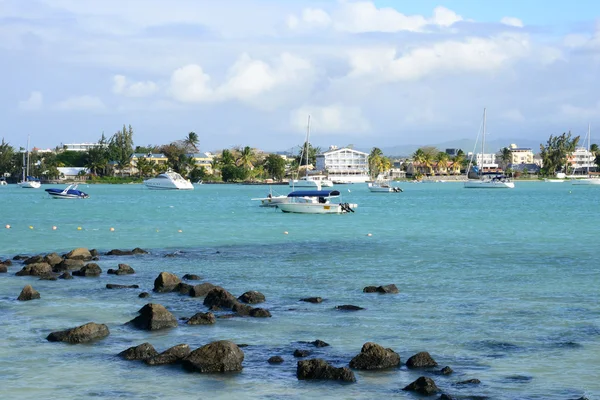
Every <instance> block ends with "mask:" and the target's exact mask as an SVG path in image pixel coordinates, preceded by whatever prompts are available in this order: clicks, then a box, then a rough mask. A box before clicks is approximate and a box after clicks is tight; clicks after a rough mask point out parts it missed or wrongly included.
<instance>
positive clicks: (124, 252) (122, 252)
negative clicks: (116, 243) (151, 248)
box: [106, 249, 133, 256]
mask: <svg viewBox="0 0 600 400" xmlns="http://www.w3.org/2000/svg"><path fill="white" fill-rule="evenodd" d="M106 255H107V256H132V255H133V251H131V250H119V249H112V250H111V251H109V252H108V253H106Z"/></svg>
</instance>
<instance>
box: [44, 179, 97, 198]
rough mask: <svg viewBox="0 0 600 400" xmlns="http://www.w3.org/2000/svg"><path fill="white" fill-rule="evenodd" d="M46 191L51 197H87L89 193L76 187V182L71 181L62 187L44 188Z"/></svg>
mask: <svg viewBox="0 0 600 400" xmlns="http://www.w3.org/2000/svg"><path fill="white" fill-rule="evenodd" d="M46 192H48V194H49V195H50V197H52V198H53V199H87V198H89V197H90V195H89V194H87V193H85V192H82V191H81V190H78V189H77V184H76V183H73V184H71V185H69V186H67V187H66V188H64V189H46Z"/></svg>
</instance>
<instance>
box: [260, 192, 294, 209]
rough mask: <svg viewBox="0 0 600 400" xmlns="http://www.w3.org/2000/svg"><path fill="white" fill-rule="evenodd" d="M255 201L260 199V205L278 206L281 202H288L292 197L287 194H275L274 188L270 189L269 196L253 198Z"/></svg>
mask: <svg viewBox="0 0 600 400" xmlns="http://www.w3.org/2000/svg"><path fill="white" fill-rule="evenodd" d="M252 200H254V201H260V207H277V206H278V205H279V204H282V203H288V202H289V201H290V198H289V197H287V196H285V195H275V196H274V195H273V190H272V189H269V194H268V195H267V197H258V198H254V199H252Z"/></svg>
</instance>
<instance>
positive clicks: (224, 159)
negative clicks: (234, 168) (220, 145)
mask: <svg viewBox="0 0 600 400" xmlns="http://www.w3.org/2000/svg"><path fill="white" fill-rule="evenodd" d="M220 163H221V165H222V166H225V165H233V164H235V158H234V157H233V154H231V151H229V150H228V149H225V150H223V151H222V152H221V160H220Z"/></svg>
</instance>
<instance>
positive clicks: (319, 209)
mask: <svg viewBox="0 0 600 400" xmlns="http://www.w3.org/2000/svg"><path fill="white" fill-rule="evenodd" d="M356 207H358V206H357V205H356V204H347V203H329V204H322V203H282V204H278V205H277V208H279V209H280V210H281V211H283V212H284V213H296V214H344V213H347V212H349V211H348V210H354V209H355V208H356ZM350 212H352V211H350Z"/></svg>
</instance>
